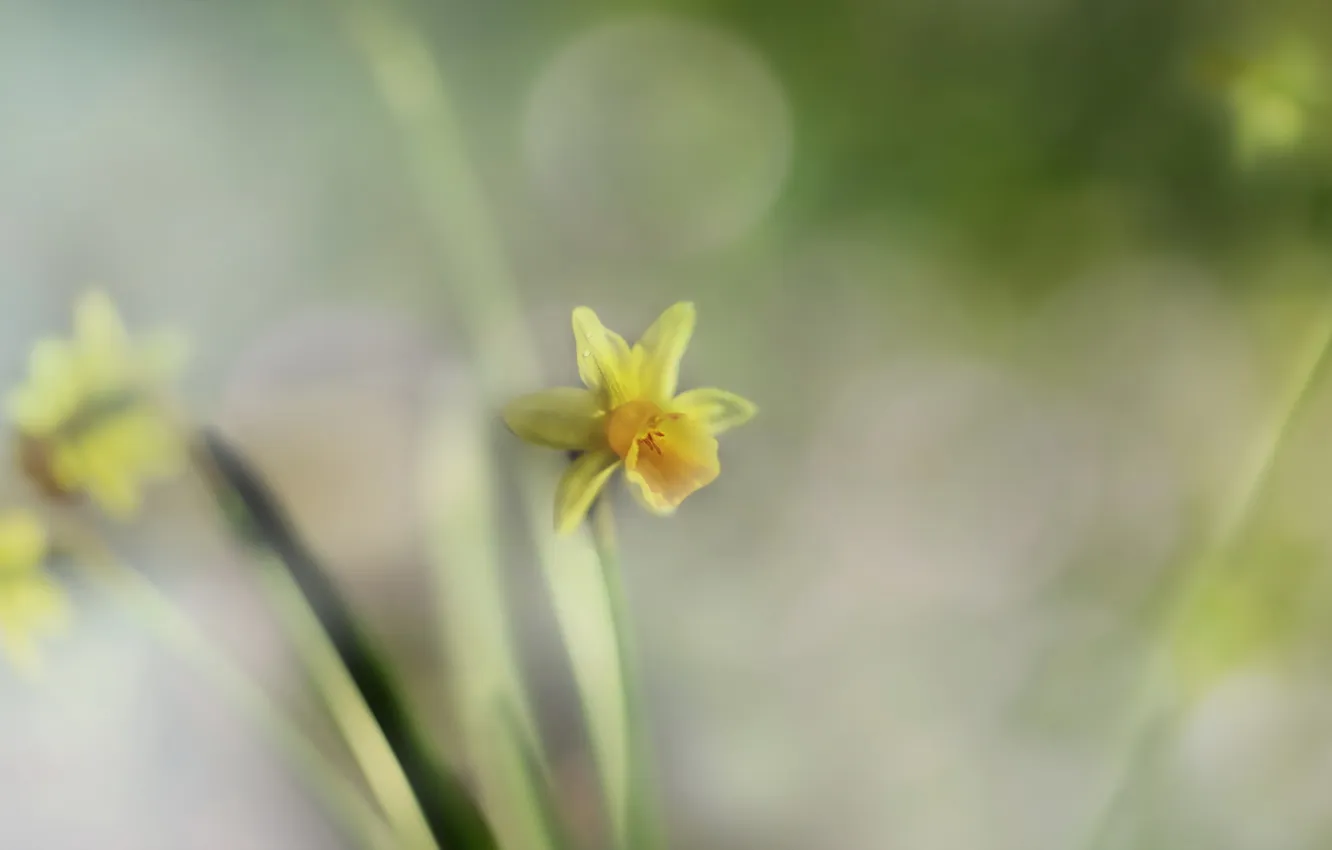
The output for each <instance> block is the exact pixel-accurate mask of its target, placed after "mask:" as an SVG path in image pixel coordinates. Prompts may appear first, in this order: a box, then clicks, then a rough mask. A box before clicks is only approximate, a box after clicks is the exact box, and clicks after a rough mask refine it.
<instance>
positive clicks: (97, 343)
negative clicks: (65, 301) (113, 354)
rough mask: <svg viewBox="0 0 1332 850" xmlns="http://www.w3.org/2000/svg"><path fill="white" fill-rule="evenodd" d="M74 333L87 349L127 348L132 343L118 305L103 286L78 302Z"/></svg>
mask: <svg viewBox="0 0 1332 850" xmlns="http://www.w3.org/2000/svg"><path fill="white" fill-rule="evenodd" d="M74 335H75V337H76V338H77V339H78V340H79V342H80V343H82V344H83V345H85V346H87V348H89V349H93V350H98V351H107V350H113V349H122V350H123V349H124V348H125V346H126V345H127V344H128V342H129V335H128V334H127V333H126V332H125V325H124V323H123V322H121V321H120V314H119V313H117V312H116V305H115V304H114V303H113V302H112V301H111V297H110V296H109V295H107V294H106V293H105V292H103V291H101V290H99V289H97V290H93V291H91V292H88V293H86V294H85V295H84V296H83V297H82V298H80V299H79V302H78V303H77V304H76V305H74Z"/></svg>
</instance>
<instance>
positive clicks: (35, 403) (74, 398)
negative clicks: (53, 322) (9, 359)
mask: <svg viewBox="0 0 1332 850" xmlns="http://www.w3.org/2000/svg"><path fill="white" fill-rule="evenodd" d="M31 360H32V363H31V366H30V373H29V377H28V382H27V383H26V384H24V385H23V386H21V387H19V388H18V389H16V390H15V391H14V392H13V393H12V394H11V395H10V396H9V400H8V406H9V410H8V413H9V416H10V418H11V419H12V420H13V421H14V424H15V425H17V426H18V427H19V430H21V431H23V432H24V433H25V434H31V435H33V436H45V435H47V434H49V433H51V432H52V431H54V430H56V429H57V428H59V427H60V425H61V424H62V423H63V422H64V420H65V419H66V418H68V417H69V416H70V415H71V414H73V412H74V409H75V407H77V406H78V402H79V394H80V393H81V392H82V391H83V385H82V380H81V378H80V375H79V360H78V357H77V355H76V354H75V351H74V349H73V348H72V347H71V346H70V345H69V344H68V343H66V342H64V341H63V340H57V339H44V340H42V341H40V342H38V343H37V344H36V345H35V346H34V347H33V349H32V358H31Z"/></svg>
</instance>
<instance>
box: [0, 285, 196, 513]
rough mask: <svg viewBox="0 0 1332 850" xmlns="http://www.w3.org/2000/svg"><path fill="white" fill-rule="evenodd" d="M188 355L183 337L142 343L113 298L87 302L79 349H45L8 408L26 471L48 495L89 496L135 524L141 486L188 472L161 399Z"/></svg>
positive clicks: (77, 317)
mask: <svg viewBox="0 0 1332 850" xmlns="http://www.w3.org/2000/svg"><path fill="white" fill-rule="evenodd" d="M182 355H183V345H182V343H181V341H180V340H179V338H178V337H176V336H175V335H171V334H157V335H155V336H152V337H148V338H145V339H143V340H137V339H134V338H132V337H131V336H130V335H129V334H128V333H127V332H126V330H125V326H124V325H123V324H122V323H121V320H120V316H119V315H117V313H116V309H115V306H114V305H113V304H112V303H111V299H110V298H108V297H107V296H106V294H105V293H102V292H92V293H90V294H88V295H86V296H84V297H83V298H82V299H81V300H80V301H79V302H78V304H77V305H76V307H75V313H74V337H73V339H69V340H64V339H46V340H42V341H41V342H39V343H37V345H36V347H35V348H34V349H33V352H32V360H31V366H30V373H29V377H28V381H27V383H25V384H24V385H23V386H21V387H19V388H18V389H17V390H16V391H15V392H14V393H13V394H12V395H11V396H10V398H9V415H10V417H11V418H12V420H13V421H14V423H15V425H16V426H17V427H18V430H19V433H20V437H21V441H22V446H23V460H24V466H25V469H26V471H27V472H28V473H29V474H30V475H31V476H32V477H34V478H35V479H36V480H37V481H38V482H39V483H40V484H42V485H43V487H44V489H45V490H47V491H48V492H49V493H52V494H73V493H87V494H88V495H89V496H91V497H92V498H93V499H94V500H95V501H96V502H97V503H98V504H100V505H101V507H102V508H103V510H105V511H106V512H107V513H108V514H110V515H112V516H114V517H117V518H128V517H130V516H132V515H133V514H134V513H135V512H136V511H137V509H138V507H139V504H140V501H141V494H140V491H139V490H140V483H141V482H142V481H143V480H146V479H152V478H161V477H165V476H169V475H172V474H174V473H175V472H176V471H177V470H178V469H180V467H181V466H182V464H183V460H184V445H183V441H182V439H181V437H180V435H179V432H178V429H177V428H176V426H175V423H174V422H173V420H172V418H171V416H170V415H169V414H168V412H167V410H166V407H165V405H164V404H163V403H162V400H161V398H160V397H159V388H160V387H161V386H162V385H163V384H164V383H165V382H166V381H167V380H168V379H169V378H171V377H172V376H174V374H175V372H176V371H177V370H178V368H179V365H180V363H181V361H182V359H183V356H182Z"/></svg>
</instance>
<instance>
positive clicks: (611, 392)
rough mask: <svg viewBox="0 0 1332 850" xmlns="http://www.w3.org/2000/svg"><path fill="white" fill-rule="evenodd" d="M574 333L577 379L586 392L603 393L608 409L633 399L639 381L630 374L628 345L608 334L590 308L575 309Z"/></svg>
mask: <svg viewBox="0 0 1332 850" xmlns="http://www.w3.org/2000/svg"><path fill="white" fill-rule="evenodd" d="M573 332H574V342H575V343H577V346H578V376H579V377H580V378H582V379H583V383H584V384H586V385H587V387H588V389H590V390H593V391H596V392H601V393H604V394H605V398H606V406H607V407H609V408H613V407H616V406H618V405H620V404H622V403H623V402H624V401H625V400H627V399H629V398H630V397H632V395H633V394H634V393H635V391H636V389H637V386H636V385H637V383H638V381H637V376H635V375H633V374H631V373H630V371H629V365H630V354H629V345H628V344H627V343H626V342H625V341H624V337H622V336H620V335H619V334H617V333H615V332H614V331H609V330H607V329H606V327H605V325H603V324H601V319H599V318H597V314H596V313H595V312H593V311H592V309H591V308H590V307H577V308H575V309H574V311H573Z"/></svg>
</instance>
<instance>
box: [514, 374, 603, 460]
mask: <svg viewBox="0 0 1332 850" xmlns="http://www.w3.org/2000/svg"><path fill="white" fill-rule="evenodd" d="M504 424H506V425H508V426H509V430H510V431H512V432H513V433H514V434H517V435H518V437H519V438H521V439H523V440H526V441H527V442H529V443H536V444H537V445H539V446H548V447H549V448H552V449H591V448H599V447H601V446H602V445H604V444H605V442H606V429H605V411H604V410H603V409H602V405H601V398H600V397H599V396H598V394H597V393H594V392H592V391H591V390H585V389H581V388H579V387H557V388H555V389H552V390H542V391H541V392H536V393H532V394H530V395H525V396H522V397H521V398H516V399H514V400H513V401H511V402H509V403H508V404H507V405H505V406H504Z"/></svg>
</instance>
